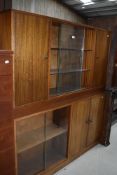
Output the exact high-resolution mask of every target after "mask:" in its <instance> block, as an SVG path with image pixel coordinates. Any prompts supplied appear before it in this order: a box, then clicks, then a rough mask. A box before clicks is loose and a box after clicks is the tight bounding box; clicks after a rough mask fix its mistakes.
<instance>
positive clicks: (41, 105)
mask: <svg viewBox="0 0 117 175" xmlns="http://www.w3.org/2000/svg"><path fill="white" fill-rule="evenodd" d="M102 92H104V89H103V88H96V89H88V90H85V91H83V92H80V93H72V94H69V95H64V96H59V97H58V98H55V99H51V100H46V101H39V102H34V103H31V104H26V105H23V106H17V107H15V108H14V110H13V118H14V119H15V118H19V117H23V116H27V115H31V114H33V113H39V112H43V111H48V110H50V109H52V110H53V109H56V108H57V107H61V106H68V105H70V104H71V103H72V102H74V101H77V100H80V99H82V98H85V97H88V96H93V95H95V94H98V93H102Z"/></svg>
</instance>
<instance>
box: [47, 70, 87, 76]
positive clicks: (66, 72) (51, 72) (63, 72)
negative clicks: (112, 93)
mask: <svg viewBox="0 0 117 175" xmlns="http://www.w3.org/2000/svg"><path fill="white" fill-rule="evenodd" d="M85 71H90V69H73V70H66V71H62V70H58V69H52V70H51V71H50V74H51V75H53V74H68V73H75V72H85Z"/></svg>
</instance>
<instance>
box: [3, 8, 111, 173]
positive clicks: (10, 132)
mask: <svg viewBox="0 0 117 175" xmlns="http://www.w3.org/2000/svg"><path fill="white" fill-rule="evenodd" d="M0 26H1V27H0V174H1V175H35V174H39V175H46V174H47V175H52V174H53V173H54V172H56V171H57V170H59V169H60V168H62V167H63V166H65V165H66V164H68V163H69V162H71V161H72V160H73V159H75V158H77V157H79V156H80V155H81V154H83V153H84V152H86V151H87V150H88V149H90V148H91V147H93V146H94V145H96V144H97V143H104V135H103V133H104V128H105V127H104V126H105V116H104V106H105V93H104V88H105V83H106V70H107V63H108V52H109V44H110V31H106V30H103V29H99V28H94V27H91V26H87V25H78V24H73V23H71V22H67V21H63V20H59V19H54V18H49V17H46V16H41V15H37V14H31V13H27V12H21V11H15V10H8V11H3V12H1V13H0Z"/></svg>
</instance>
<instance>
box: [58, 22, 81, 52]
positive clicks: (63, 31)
mask: <svg viewBox="0 0 117 175" xmlns="http://www.w3.org/2000/svg"><path fill="white" fill-rule="evenodd" d="M59 36H60V38H59V48H66V49H73V50H75V49H76V50H81V49H84V28H76V27H73V26H70V25H64V24H63V25H61V27H60V34H59Z"/></svg>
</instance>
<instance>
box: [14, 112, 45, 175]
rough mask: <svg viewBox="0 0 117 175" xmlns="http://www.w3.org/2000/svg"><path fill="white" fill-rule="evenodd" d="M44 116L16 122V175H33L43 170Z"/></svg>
mask: <svg viewBox="0 0 117 175" xmlns="http://www.w3.org/2000/svg"><path fill="white" fill-rule="evenodd" d="M44 117H45V114H40V115H33V116H31V117H26V118H23V119H20V120H16V153H17V170H18V175H34V174H36V173H39V172H41V171H43V170H44V169H45V150H44V148H45V123H44Z"/></svg>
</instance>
